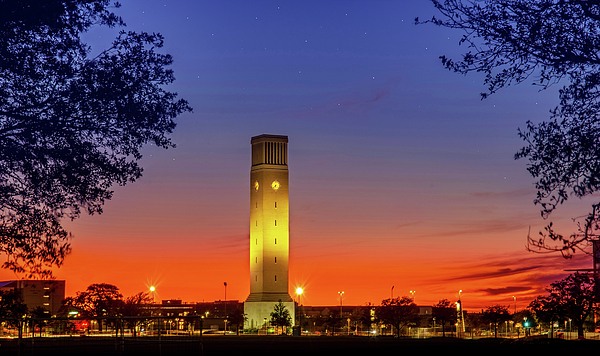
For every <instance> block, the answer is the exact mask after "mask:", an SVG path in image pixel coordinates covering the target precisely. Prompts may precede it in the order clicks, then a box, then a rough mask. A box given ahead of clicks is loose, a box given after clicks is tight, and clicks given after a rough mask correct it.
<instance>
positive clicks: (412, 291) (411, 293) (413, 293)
mask: <svg viewBox="0 0 600 356" xmlns="http://www.w3.org/2000/svg"><path fill="white" fill-rule="evenodd" d="M415 293H417V291H416V290H411V291H410V295H411V296H412V301H413V303H414V302H415Z"/></svg>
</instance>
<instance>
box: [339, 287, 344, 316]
mask: <svg viewBox="0 0 600 356" xmlns="http://www.w3.org/2000/svg"><path fill="white" fill-rule="evenodd" d="M338 294H339V295H340V319H341V318H342V313H343V309H342V300H343V299H344V291H341V292H338Z"/></svg>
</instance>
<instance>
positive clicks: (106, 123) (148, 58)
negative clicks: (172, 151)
mask: <svg viewBox="0 0 600 356" xmlns="http://www.w3.org/2000/svg"><path fill="white" fill-rule="evenodd" d="M111 6H115V7H118V6H120V5H119V4H118V3H116V2H115V3H111V0H48V1H34V0H23V1H3V2H0V253H3V254H6V255H7V256H8V259H7V261H6V262H5V263H4V264H3V265H2V267H4V268H8V269H10V270H13V271H15V272H17V273H23V272H25V273H27V274H28V275H29V276H33V275H38V276H41V277H44V276H49V275H50V274H51V273H50V271H49V268H50V267H52V266H60V265H61V264H62V263H63V259H64V258H65V256H66V255H67V254H68V253H69V252H70V244H69V238H70V235H69V233H68V232H67V231H66V230H65V229H64V228H63V226H62V225H61V220H62V219H65V218H67V219H75V218H77V217H79V216H80V215H81V213H82V211H85V212H87V213H89V214H95V213H101V212H102V206H103V204H104V202H105V201H106V200H108V199H110V198H111V197H112V195H113V191H112V190H111V187H112V186H113V185H114V184H118V185H125V184H127V183H130V182H133V181H135V180H136V179H138V178H139V177H140V176H141V174H142V168H141V167H140V166H139V165H138V161H139V159H140V158H141V157H142V155H141V153H140V149H141V147H142V146H143V145H144V144H147V143H153V144H155V145H157V146H159V147H163V148H168V147H173V144H172V143H171V141H170V139H169V137H168V136H167V135H168V134H169V133H171V132H172V130H173V129H174V127H175V122H174V121H173V119H174V118H175V117H176V116H177V115H179V114H181V113H183V112H186V111H190V110H191V108H190V107H189V105H188V103H187V102H186V101H185V100H182V99H177V94H176V93H172V92H169V91H166V90H165V89H164V87H165V86H167V85H169V84H171V83H172V82H173V81H174V76H173V72H172V70H170V69H167V67H168V66H169V65H171V63H172V58H171V56H170V55H168V54H160V53H157V52H156V51H155V50H156V49H157V48H160V47H162V45H163V38H162V36H161V35H160V34H149V33H144V32H141V33H135V32H125V31H121V32H120V33H119V34H118V36H117V37H116V39H115V40H114V41H113V43H112V45H111V46H110V47H109V48H107V49H105V50H103V51H101V52H99V54H97V55H95V56H93V57H92V56H91V53H92V49H91V48H90V47H89V46H88V45H86V44H85V43H84V42H83V41H82V39H81V35H82V34H83V33H85V32H87V31H89V30H90V29H91V28H92V27H94V26H107V27H111V28H112V27H115V26H124V22H123V20H122V19H121V18H120V17H118V16H116V15H115V14H114V13H112V12H111V11H110V8H111Z"/></svg>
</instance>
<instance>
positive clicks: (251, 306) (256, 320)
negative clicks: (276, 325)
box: [244, 296, 296, 329]
mask: <svg viewBox="0 0 600 356" xmlns="http://www.w3.org/2000/svg"><path fill="white" fill-rule="evenodd" d="M288 298H289V300H290V301H285V300H282V303H283V305H285V308H286V309H287V311H288V312H289V313H290V317H291V326H294V324H295V320H296V308H295V303H294V302H293V301H291V298H290V297H289V296H288ZM248 299H250V298H248ZM278 303H279V301H276V302H248V301H246V302H244V314H246V317H247V319H246V321H245V323H244V328H245V329H261V328H265V327H267V326H271V313H272V312H273V311H274V310H275V305H276V304H278Z"/></svg>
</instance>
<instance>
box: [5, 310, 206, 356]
mask: <svg viewBox="0 0 600 356" xmlns="http://www.w3.org/2000/svg"><path fill="white" fill-rule="evenodd" d="M202 327H203V320H202V319H201V318H200V317H158V316H156V317H126V316H123V317H104V318H95V319H93V320H91V319H83V318H77V317H68V318H32V317H25V318H22V319H1V320H0V354H2V355H5V354H14V355H49V354H58V353H60V354H61V355H86V356H92V355H106V354H115V355H137V354H144V355H159V356H162V355H182V354H185V355H201V354H202V353H203V344H202Z"/></svg>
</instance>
